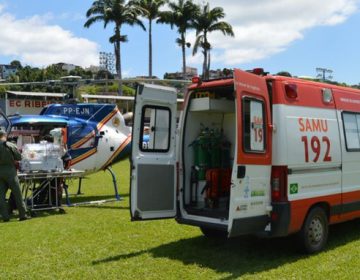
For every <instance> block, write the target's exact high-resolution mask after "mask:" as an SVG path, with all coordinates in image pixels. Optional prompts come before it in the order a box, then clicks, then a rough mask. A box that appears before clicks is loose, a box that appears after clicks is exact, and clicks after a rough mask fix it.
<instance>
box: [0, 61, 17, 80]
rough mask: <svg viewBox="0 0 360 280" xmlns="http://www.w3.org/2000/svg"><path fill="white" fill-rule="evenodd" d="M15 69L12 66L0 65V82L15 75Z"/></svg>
mask: <svg viewBox="0 0 360 280" xmlns="http://www.w3.org/2000/svg"><path fill="white" fill-rule="evenodd" d="M16 73H17V68H16V67H15V66H12V65H7V64H0V80H1V79H3V80H7V79H9V78H10V76H11V75H16Z"/></svg>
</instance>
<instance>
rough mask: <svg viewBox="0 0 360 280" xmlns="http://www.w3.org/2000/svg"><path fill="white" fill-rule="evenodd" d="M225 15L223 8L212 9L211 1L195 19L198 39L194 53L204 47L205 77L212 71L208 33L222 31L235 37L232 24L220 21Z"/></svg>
mask: <svg viewBox="0 0 360 280" xmlns="http://www.w3.org/2000/svg"><path fill="white" fill-rule="evenodd" d="M224 17H225V13H224V10H223V8H221V7H215V8H213V9H210V5H209V3H207V4H205V5H203V6H202V7H201V8H200V13H198V14H197V16H196V17H195V19H194V23H193V24H194V28H195V29H196V40H195V44H194V49H193V55H195V54H196V53H197V52H198V49H199V48H201V49H202V53H203V55H204V62H203V79H208V78H209V71H210V50H211V44H210V42H209V40H208V34H209V33H211V32H214V31H221V32H222V33H223V34H224V35H228V36H232V37H234V32H233V29H232V26H231V25H230V24H229V23H227V22H225V21H219V20H220V19H222V18H224Z"/></svg>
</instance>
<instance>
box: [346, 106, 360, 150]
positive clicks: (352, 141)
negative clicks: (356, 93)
mask: <svg viewBox="0 0 360 280" xmlns="http://www.w3.org/2000/svg"><path fill="white" fill-rule="evenodd" d="M343 121H344V130H345V139H346V149H347V150H348V151H357V150H360V115H359V114H354V113H343Z"/></svg>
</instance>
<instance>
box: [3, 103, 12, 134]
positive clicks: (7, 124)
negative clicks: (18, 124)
mask: <svg viewBox="0 0 360 280" xmlns="http://www.w3.org/2000/svg"><path fill="white" fill-rule="evenodd" d="M0 129H1V130H4V131H6V133H9V132H10V129H11V123H10V121H9V119H8V118H7V117H6V115H5V113H4V112H3V111H2V110H1V109H0Z"/></svg>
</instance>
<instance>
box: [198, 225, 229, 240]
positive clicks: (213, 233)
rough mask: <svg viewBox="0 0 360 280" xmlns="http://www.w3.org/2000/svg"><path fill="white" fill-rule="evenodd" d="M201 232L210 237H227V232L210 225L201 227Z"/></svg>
mask: <svg viewBox="0 0 360 280" xmlns="http://www.w3.org/2000/svg"><path fill="white" fill-rule="evenodd" d="M200 230H201V232H202V233H203V234H204V235H205V236H206V237H208V238H212V239H226V238H227V232H226V231H223V230H218V229H214V228H208V227H200Z"/></svg>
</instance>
